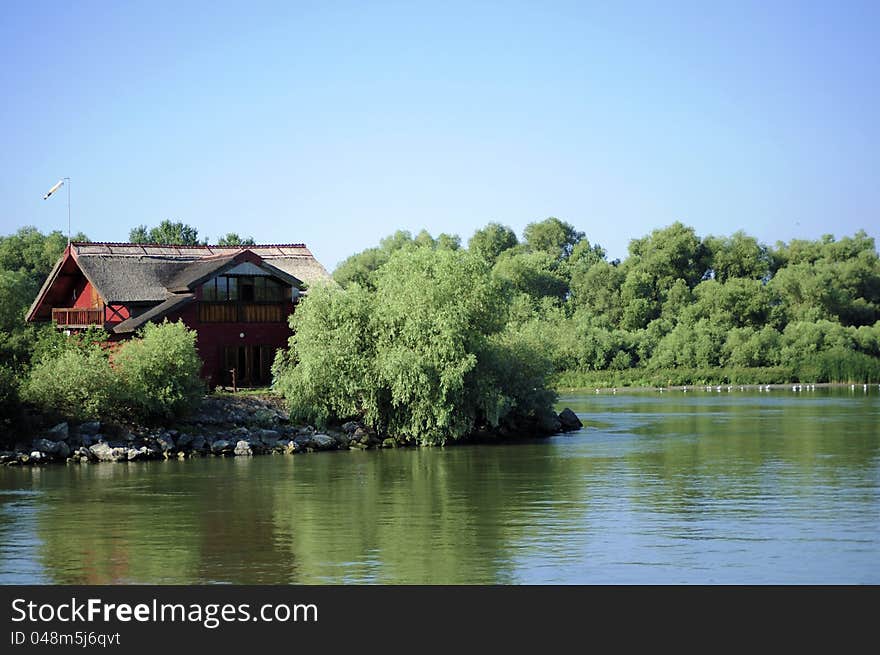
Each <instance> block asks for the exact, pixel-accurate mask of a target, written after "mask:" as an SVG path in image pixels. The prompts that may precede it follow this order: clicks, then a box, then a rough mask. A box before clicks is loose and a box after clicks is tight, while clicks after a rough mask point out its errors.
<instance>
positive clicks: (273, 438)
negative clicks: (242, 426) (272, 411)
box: [254, 430, 281, 446]
mask: <svg viewBox="0 0 880 655" xmlns="http://www.w3.org/2000/svg"><path fill="white" fill-rule="evenodd" d="M254 436H255V437H256V438H258V439H259V440H260V441H262V442H263V443H264V444H265V445H267V446H274V445H275V444H276V443H277V442H278V440H279V439H280V438H281V433H280V432H278V430H257V432H256V434H255V435H254Z"/></svg>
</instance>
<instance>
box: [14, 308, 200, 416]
mask: <svg viewBox="0 0 880 655" xmlns="http://www.w3.org/2000/svg"><path fill="white" fill-rule="evenodd" d="M55 335H57V336H55V337H51V338H47V339H45V341H44V343H43V344H42V346H41V353H40V354H39V355H38V357H37V358H36V359H37V361H36V363H35V364H34V366H33V368H32V369H31V370H30V372H29V374H28V375H27V377H26V378H24V381H23V384H22V394H21V395H22V398H23V400H24V401H26V402H27V403H29V404H30V405H33V406H35V407H37V408H39V409H40V410H41V411H43V412H46V413H52V414H58V415H60V416H64V417H68V418H73V419H77V420H83V419H90V418H119V417H120V416H125V417H129V418H131V417H137V418H142V419H147V420H155V419H164V418H170V417H173V416H181V415H184V414H186V413H187V412H188V411H190V410H192V409H193V408H194V407H195V406H196V405H197V403H198V401H199V399H200V398H201V397H202V395H203V393H204V388H203V385H202V382H201V380H200V378H199V370H200V368H201V364H202V363H201V360H200V359H199V357H198V353H197V351H196V348H195V336H196V335H195V332H194V331H192V330H188V329H187V328H186V326H184V325H183V323H180V322H177V323H168V322H167V321H166V322H164V323H162V324H158V325H157V324H152V323H151V324H148V325H147V326H146V327H145V328H144V330H143V332H142V333H141V334H139V335H138V336H137V338H134V339H131V340H129V341H125V342H123V343H122V344H121V345H119V347H118V349H116V350H111V349H109V348H106V347H102V346H101V345H100V343H101V342H102V341H104V340H105V339H106V336H107V335H106V334H105V333H103V331H102V330H100V329H90V330H88V331H86V332H84V333H81V334H77V335H71V336H67V337H66V336H64V335H62V334H60V333H58V332H56V333H55Z"/></svg>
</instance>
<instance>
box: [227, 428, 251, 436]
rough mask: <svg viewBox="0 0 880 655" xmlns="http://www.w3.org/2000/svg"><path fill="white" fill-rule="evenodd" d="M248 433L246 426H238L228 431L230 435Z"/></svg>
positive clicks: (246, 434)
mask: <svg viewBox="0 0 880 655" xmlns="http://www.w3.org/2000/svg"><path fill="white" fill-rule="evenodd" d="M249 434H250V430H248V429H247V428H246V427H239V428H235V429H233V430H230V431H229V436H230V437H246V436H248V435H249Z"/></svg>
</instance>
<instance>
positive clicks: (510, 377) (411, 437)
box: [275, 248, 554, 444]
mask: <svg viewBox="0 0 880 655" xmlns="http://www.w3.org/2000/svg"><path fill="white" fill-rule="evenodd" d="M374 279H375V289H374V290H373V289H367V288H364V287H361V286H360V285H358V284H352V285H351V286H349V287H348V288H346V289H341V288H332V287H324V288H316V289H313V290H312V291H310V295H309V297H308V298H307V299H306V300H305V301H304V302H303V303H302V305H301V306H300V307H299V308H298V309H297V311H296V313H295V314H294V316H293V317H292V319H291V327H292V328H293V331H294V336H293V337H292V338H291V340H290V350H289V352H287V353H284V354H283V355H282V356H281V357H280V358H279V360H278V361H277V362H276V367H275V372H276V384H277V387H278V388H279V390H280V391H281V392H282V393H283V394H284V395H285V396H286V397H287V398H288V400H289V402H290V404H291V407H292V413H293V415H294V416H295V417H296V418H299V419H308V420H314V421H316V422H318V423H325V422H327V421H330V420H343V419H347V418H358V419H361V420H363V421H365V422H366V423H368V424H369V425H370V426H371V427H373V428H375V429H376V430H378V431H380V432H382V433H385V434H388V435H390V436H393V437H397V438H399V439H401V440H403V441H414V442H419V443H430V444H442V443H445V442H446V441H449V440H454V439H460V438H462V437H464V436H466V435H468V434H470V433H472V432H473V431H474V430H477V429H480V428H482V427H498V426H499V425H501V424H502V423H503V422H505V421H512V420H515V419H516V420H519V419H535V420H540V418H541V417H542V416H543V415H545V414H546V412H548V411H549V410H550V407H551V405H552V402H553V400H554V395H553V393H552V392H550V391H548V390H547V386H546V381H547V376H548V375H549V368H548V367H547V366H546V365H545V360H544V359H543V357H542V356H541V355H540V354H538V353H536V352H534V351H533V350H532V349H529V348H528V347H527V346H525V345H524V344H522V343H521V342H518V341H517V340H516V339H514V338H513V337H512V336H511V335H509V334H505V333H503V332H502V330H503V328H504V327H505V324H506V320H507V302H508V301H507V297H506V295H505V293H504V292H503V287H502V285H501V283H500V282H499V281H497V280H496V279H495V278H494V277H493V276H492V275H491V274H490V270H489V268H488V266H487V264H486V262H485V261H483V260H482V259H481V258H480V257H477V256H474V255H472V254H470V253H468V252H466V251H462V250H450V249H442V248H437V249H430V248H408V249H401V250H398V251H396V252H394V253H393V254H392V255H391V256H390V258H389V259H388V261H387V262H386V263H385V264H384V265H382V266H381V267H380V268H379V269H378V270H377V271H376V275H375V278H374Z"/></svg>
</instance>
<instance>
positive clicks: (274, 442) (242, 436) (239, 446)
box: [0, 396, 583, 466]
mask: <svg viewBox="0 0 880 655" xmlns="http://www.w3.org/2000/svg"><path fill="white" fill-rule="evenodd" d="M581 427H583V424H582V423H581V421H580V420H579V419H578V418H577V416H576V415H575V414H574V412H572V411H571V410H570V409H565V410H563V411H562V412H560V414H559V415H558V416H556V417H551V418H550V419H549V420H545V421H542V422H541V424H540V425H539V426H533V429H535V430H537V432H538V433H543V434H547V435H549V434H555V433H559V432H570V431H574V430H578V429H580V428H581ZM477 436H479V435H477ZM496 436H501V437H503V436H505V435H504V433H503V432H502V433H501V434H500V435H496ZM10 445H11V448H10V449H8V450H2V451H0V464H2V465H6V466H22V465H24V466H33V465H42V464H48V463H53V462H66V463H72V464H87V463H97V462H134V461H142V460H153V459H187V458H191V457H209V456H217V457H249V456H253V455H266V454H283V455H294V454H298V453H310V452H316V451H324V450H367V449H373V448H396V447H400V446H407V445H410V444H404V443H401V442H400V441H398V440H397V439H394V438H393V437H388V436H382V435H379V434H377V433H376V432H374V431H373V430H371V429H369V428H367V427H366V426H364V425H362V424H360V423H357V422H349V423H345V424H343V425H342V426H339V428H338V429H328V430H324V431H323V432H319V431H317V430H316V429H315V428H314V427H313V426H310V425H294V424H292V423H290V421H289V419H288V416H287V413H286V412H285V411H284V410H283V405H282V404H281V401H280V400H279V399H277V398H274V397H255V396H231V397H209V398H206V399H205V400H204V401H203V402H202V405H201V406H200V408H199V411H198V412H197V413H196V414H195V415H193V416H191V417H190V418H188V419H187V420H186V421H182V422H180V424H179V425H178V427H175V428H165V427H147V426H142V425H137V424H132V423H124V422H118V423H102V422H98V421H88V422H84V423H79V424H77V423H71V422H67V421H61V422H59V423H56V424H55V425H53V426H52V427H48V428H47V429H43V430H39V431H38V435H37V436H36V438H33V439H29V440H21V441H16V442H15V443H12V444H10Z"/></svg>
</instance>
